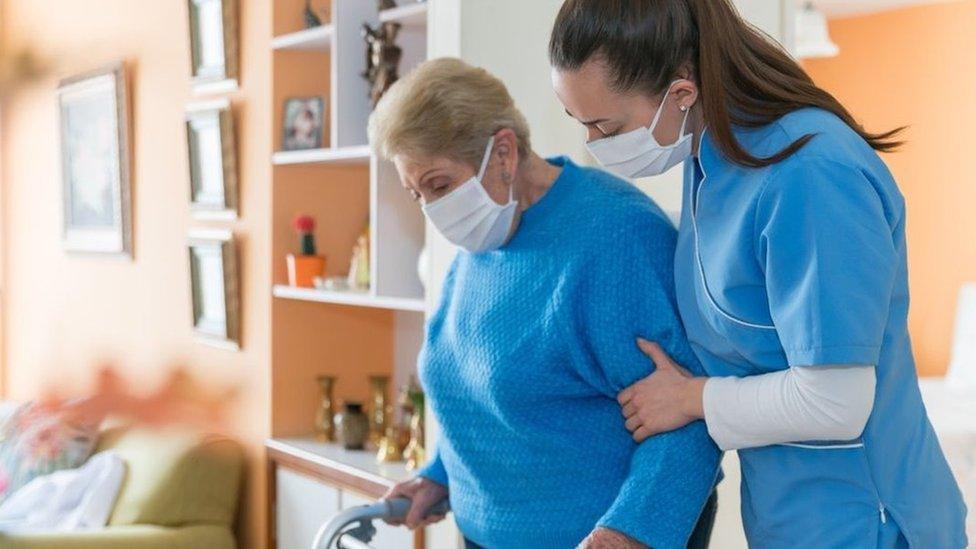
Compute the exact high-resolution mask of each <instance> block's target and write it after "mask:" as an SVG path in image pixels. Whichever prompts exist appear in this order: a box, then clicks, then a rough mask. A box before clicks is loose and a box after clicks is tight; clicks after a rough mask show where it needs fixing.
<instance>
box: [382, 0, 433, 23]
mask: <svg viewBox="0 0 976 549" xmlns="http://www.w3.org/2000/svg"><path fill="white" fill-rule="evenodd" d="M379 17H380V22H381V23H390V22H396V23H400V24H402V25H405V26H413V25H419V26H424V25H426V24H427V2H417V3H415V4H406V5H403V6H397V7H395V8H390V9H388V10H383V11H381V12H380V15H379Z"/></svg>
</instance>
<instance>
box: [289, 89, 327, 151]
mask: <svg viewBox="0 0 976 549" xmlns="http://www.w3.org/2000/svg"><path fill="white" fill-rule="evenodd" d="M324 111H325V101H324V100H323V99H322V98H321V97H293V98H291V99H288V100H286V101H285V120H284V129H285V135H284V140H283V141H282V147H283V148H284V150H286V151H300V150H305V149H318V148H321V147H322V132H323V124H324V122H323V120H324V118H325V117H324Z"/></svg>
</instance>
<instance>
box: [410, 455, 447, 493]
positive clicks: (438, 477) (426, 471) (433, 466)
mask: <svg viewBox="0 0 976 549" xmlns="http://www.w3.org/2000/svg"><path fill="white" fill-rule="evenodd" d="M439 448H440V446H435V447H434V454H433V455H432V456H431V457H430V459H429V460H427V463H426V464H425V465H424V466H423V467H421V468H420V470H419V471H417V476H419V477H424V478H429V479H430V480H432V481H434V482H436V483H437V484H440V485H441V486H448V479H447V470H446V469H445V468H444V462H443V461H441V453H440V451H439Z"/></svg>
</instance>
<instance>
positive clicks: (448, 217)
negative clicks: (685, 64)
mask: <svg viewBox="0 0 976 549" xmlns="http://www.w3.org/2000/svg"><path fill="white" fill-rule="evenodd" d="M369 131H370V140H371V143H372V144H373V146H374V147H375V148H376V149H377V150H378V151H380V153H381V154H382V155H383V156H385V157H387V158H390V159H392V160H393V162H394V163H395V164H396V167H397V170H398V171H399V173H400V177H401V179H402V182H403V185H404V186H405V187H406V189H407V190H408V191H409V192H410V193H411V194H413V196H414V198H415V199H416V200H417V201H418V202H419V203H420V207H421V208H422V209H423V212H424V214H425V215H426V216H427V217H428V219H429V220H430V222H431V223H432V224H433V226H434V227H435V228H436V229H437V230H438V231H439V232H440V233H442V234H443V235H444V237H446V238H447V239H448V240H450V241H451V242H453V243H454V244H456V245H457V246H459V247H460V248H461V251H460V252H459V253H458V255H457V257H456V258H455V260H454V263H453V265H452V266H451V268H450V271H449V272H448V274H447V277H446V280H445V283H444V292H443V298H442V301H441V303H440V305H439V307H438V309H437V311H436V312H435V313H434V315H433V316H432V317H431V318H430V321H429V324H428V329H427V337H426V341H425V345H424V349H423V351H422V353H421V357H420V364H419V369H420V377H421V380H422V383H423V385H424V387H425V389H426V391H427V394H428V398H429V402H430V403H431V405H432V407H433V411H434V413H435V414H436V416H437V418H438V419H439V420H440V422H441V424H442V426H443V436H442V437H441V439H440V440H439V442H438V444H437V448H436V450H435V452H434V453H433V458H432V460H431V461H430V463H428V464H427V466H426V467H425V468H424V469H422V470H421V471H420V474H419V475H418V477H417V478H414V479H413V480H410V481H407V482H404V483H402V484H400V485H398V486H396V487H395V488H394V489H393V490H391V492H390V494H389V495H390V496H406V497H409V498H410V499H411V500H412V502H413V504H412V506H411V511H410V514H409V515H408V517H407V519H406V523H407V525H408V526H410V527H413V528H415V527H418V526H422V525H424V524H426V523H428V522H431V521H433V520H439V519H440V518H441V517H426V518H424V515H425V514H426V511H427V509H429V508H430V507H431V505H433V504H435V503H437V502H438V501H440V500H441V499H443V498H445V497H448V496H449V497H450V503H451V507H452V509H453V512H454V515H455V519H456V521H457V524H458V526H459V528H460V530H461V532H462V533H463V534H464V536H465V538H466V539H467V543H468V547H475V548H477V547H490V548H492V549H495V548H505V547H512V548H533V549H536V548H547V547H553V548H567V547H575V546H582V547H588V548H597V547H607V548H609V547H613V548H626V547H644V546H651V547H654V548H657V549H664V548H670V547H685V546H686V544H688V543H689V540H690V539H691V543H692V545H698V546H702V545H703V543H707V541H706V540H707V538H708V534H709V531H710V527H711V521H712V519H713V518H714V500H713V499H710V497H709V496H710V494H712V492H713V488H714V486H715V483H716V479H717V475H718V462H719V451H718V449H717V448H716V446H715V445H714V443H713V442H712V441H711V439H710V438H709V437H708V434H707V431H706V429H705V426H704V425H703V424H702V423H701V422H693V423H690V424H689V425H687V426H685V427H683V428H681V429H677V430H674V431H671V432H667V433H663V434H660V435H657V436H654V437H651V438H649V439H647V440H645V441H643V442H641V443H639V444H638V443H636V442H635V441H634V440H633V439H632V438H631V436H630V434H629V433H628V431H627V429H626V428H625V426H624V421H623V417H622V414H621V409H620V405H619V404H618V403H617V401H616V395H617V394H618V393H619V392H620V391H621V389H623V388H625V387H627V386H628V385H629V384H631V383H633V382H635V381H637V380H638V379H641V378H642V377H644V376H646V375H648V373H649V369H650V368H651V367H650V366H649V365H648V361H647V359H646V357H645V356H644V355H643V354H642V353H641V351H640V349H639V348H638V338H644V339H648V340H654V341H658V342H661V343H662V344H663V346H664V347H665V348H666V350H667V351H668V352H669V353H670V354H671V355H672V356H676V357H679V360H680V362H681V363H682V364H687V365H690V366H691V369H692V371H695V365H696V364H697V361H696V359H695V355H694V354H693V353H692V351H691V349H690V347H689V344H688V341H687V340H686V339H685V335H684V332H683V331H682V327H681V323H680V321H679V318H678V314H677V312H676V309H675V300H674V291H673V287H672V286H673V276H672V265H673V263H672V261H673V255H674V247H675V236H676V235H675V231H674V229H673V228H672V226H671V225H670V224H669V222H668V221H667V220H666V218H665V216H664V215H663V213H662V212H661V211H660V209H659V208H657V206H655V205H654V204H653V203H652V202H651V201H650V199H648V198H647V197H646V196H644V195H643V194H641V193H640V192H639V191H637V190H635V189H634V188H633V187H632V186H631V185H629V184H628V183H626V182H624V181H623V180H620V179H617V178H615V177H613V176H611V175H609V174H606V173H604V172H601V171H597V170H594V169H590V168H583V167H580V166H577V165H575V164H573V163H572V162H571V161H570V160H568V159H566V158H555V159H549V160H544V159H542V158H540V157H539V156H538V155H536V154H535V153H534V152H532V149H531V146H530V141H529V130H528V127H527V124H526V122H525V119H524V118H523V117H522V115H521V114H520V113H519V111H518V110H517V109H516V108H515V106H514V104H513V101H512V98H511V97H510V96H509V94H508V92H507V90H506V89H505V87H504V85H503V84H502V83H501V82H500V81H499V80H498V79H496V78H494V77H492V76H491V75H489V74H488V73H487V72H485V71H484V70H481V69H477V68H473V67H471V66H468V65H466V64H465V63H463V62H462V61H459V60H455V59H438V60H434V61H429V62H427V63H425V64H423V65H421V66H420V67H419V68H418V69H416V70H415V71H413V72H412V73H410V75H408V76H407V77H406V78H404V79H403V80H401V81H399V82H398V83H397V84H396V85H394V86H393V87H392V88H391V89H390V91H389V92H388V93H387V94H386V95H385V96H384V98H383V100H382V101H381V102H380V104H379V105H378V107H377V109H376V111H375V113H374V114H373V116H372V118H371V119H370V125H369ZM696 373H698V372H696ZM707 503H709V504H710V505H708V506H706V504H707ZM703 509H706V511H707V512H705V513H703V512H702V510H703ZM700 516H701V517H703V519H702V521H701V522H702V524H701V525H700V526H699V528H698V529H697V530H696V524H697V523H698V522H699V517H700ZM693 532H694V536H693Z"/></svg>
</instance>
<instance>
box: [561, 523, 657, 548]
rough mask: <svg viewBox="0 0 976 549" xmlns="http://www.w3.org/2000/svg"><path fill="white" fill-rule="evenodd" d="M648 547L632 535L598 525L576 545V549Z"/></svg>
mask: <svg viewBox="0 0 976 549" xmlns="http://www.w3.org/2000/svg"><path fill="white" fill-rule="evenodd" d="M646 547H647V546H646V545H644V544H643V543H641V542H639V541H637V540H635V539H634V538H632V537H630V536H627V535H625V534H622V533H620V532H618V531H616V530H612V529H610V528H603V527H599V526H598V527H596V528H595V529H594V530H593V531H592V532H590V535H588V536H586V539H584V540H583V541H581V542H580V544H579V545H577V546H576V549H645V548H646Z"/></svg>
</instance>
